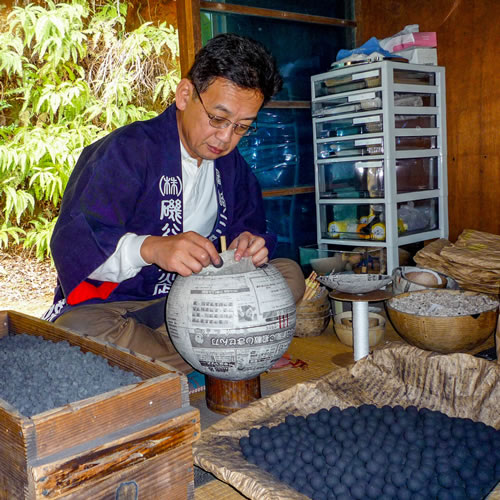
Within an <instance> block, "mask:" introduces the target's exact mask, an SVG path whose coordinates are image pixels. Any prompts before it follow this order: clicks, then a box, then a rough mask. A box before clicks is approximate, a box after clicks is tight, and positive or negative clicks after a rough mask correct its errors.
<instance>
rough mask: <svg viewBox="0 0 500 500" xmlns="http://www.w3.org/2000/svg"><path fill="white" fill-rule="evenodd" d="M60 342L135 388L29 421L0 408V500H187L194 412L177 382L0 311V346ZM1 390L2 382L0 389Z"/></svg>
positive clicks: (180, 378) (108, 348)
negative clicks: (8, 339)
mask: <svg viewBox="0 0 500 500" xmlns="http://www.w3.org/2000/svg"><path fill="white" fill-rule="evenodd" d="M22 333H25V334H29V335H35V336H41V337H43V338H45V339H46V340H51V341H54V342H58V341H63V340H65V341H67V342H69V343H70V344H71V345H74V346H78V347H79V348H80V349H81V350H82V351H83V352H88V351H90V352H92V353H94V354H97V355H99V356H102V357H104V358H106V359H107V360H108V362H109V363H110V364H111V365H117V366H119V367H120V368H122V369H124V370H128V371H131V372H133V373H135V374H136V375H137V376H139V377H141V378H142V379H143V380H142V382H139V383H137V384H133V385H129V386H127V387H121V388H118V389H115V390H113V391H110V392H106V393H103V394H100V395H98V396H95V397H92V398H88V399H84V400H81V401H77V402H74V403H70V404H67V405H65V406H61V407H59V408H55V409H53V410H49V411H46V412H43V413H40V414H37V415H33V416H32V417H26V416H24V415H22V414H21V413H19V411H17V410H16V409H15V408H14V407H13V406H11V405H10V404H8V403H7V402H6V401H4V400H2V399H0V499H9V500H11V499H13V498H15V499H21V498H25V499H30V500H31V499H53V498H64V499H76V498H78V499H82V498H92V499H107V498H109V499H118V500H119V499H127V500H128V499H137V498H155V499H168V500H177V499H179V500H181V499H182V500H184V499H186V498H188V499H189V498H193V497H194V473H193V456H192V443H193V442H194V441H195V440H197V439H198V438H199V434H200V419H199V411H198V410H197V409H195V408H192V407H191V406H189V391H188V384H187V379H186V377H185V376H184V375H183V374H182V373H180V372H178V371H176V370H175V369H174V368H172V367H170V366H169V365H166V364H164V363H161V362H159V361H155V360H153V359H151V358H148V357H146V356H142V355H140V354H134V353H132V352H131V351H128V350H126V349H121V348H118V347H115V346H112V345H110V344H107V343H104V342H99V341H95V340H92V339H91V338H90V337H88V336H84V335H78V334H76V333H73V332H70V331H69V330H66V329H63V328H58V327H56V326H54V325H53V324H52V323H49V322H46V321H43V320H40V319H37V318H33V317H30V316H28V315H25V314H22V313H18V312H13V311H0V337H4V336H5V335H16V334H22ZM3 383H5V381H3Z"/></svg>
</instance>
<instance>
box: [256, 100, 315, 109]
mask: <svg viewBox="0 0 500 500" xmlns="http://www.w3.org/2000/svg"><path fill="white" fill-rule="evenodd" d="M310 107H311V101H269V102H268V103H267V104H266V105H265V106H264V108H274V109H287V108H302V109H309V108H310Z"/></svg>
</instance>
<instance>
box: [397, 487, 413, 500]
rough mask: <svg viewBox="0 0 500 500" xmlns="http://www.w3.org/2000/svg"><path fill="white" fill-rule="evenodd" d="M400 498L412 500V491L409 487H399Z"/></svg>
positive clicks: (400, 499) (401, 499)
mask: <svg viewBox="0 0 500 500" xmlns="http://www.w3.org/2000/svg"><path fill="white" fill-rule="evenodd" d="M398 499H399V500H411V492H410V491H409V490H408V488H405V487H403V488H398Z"/></svg>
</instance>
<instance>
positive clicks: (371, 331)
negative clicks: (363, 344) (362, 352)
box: [333, 311, 385, 347]
mask: <svg viewBox="0 0 500 500" xmlns="http://www.w3.org/2000/svg"><path fill="white" fill-rule="evenodd" d="M342 320H344V321H342ZM368 320H369V322H370V323H371V324H372V325H373V326H370V327H369V328H368V338H369V345H370V347H372V346H374V345H377V344H378V343H379V342H381V341H382V340H383V338H384V334H385V318H384V317H383V316H381V315H380V314H376V313H368ZM344 323H346V324H344ZM333 327H334V328H335V333H336V334H337V337H338V338H339V340H340V342H342V344H345V345H348V346H350V347H352V346H353V340H352V311H346V312H343V313H340V314H336V315H335V317H334V322H333Z"/></svg>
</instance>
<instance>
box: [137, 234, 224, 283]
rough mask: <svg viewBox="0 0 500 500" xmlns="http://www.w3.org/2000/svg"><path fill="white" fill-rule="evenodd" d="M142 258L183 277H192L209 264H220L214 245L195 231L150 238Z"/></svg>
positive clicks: (145, 244) (146, 241)
mask: <svg viewBox="0 0 500 500" xmlns="http://www.w3.org/2000/svg"><path fill="white" fill-rule="evenodd" d="M141 257H142V258H143V259H144V260H145V261H146V262H148V263H149V264H156V265H157V266H159V267H161V268H162V269H164V270H165V271H168V272H173V273H178V274H180V275H181V276H191V274H193V273H199V272H200V271H201V270H202V269H203V268H204V267H206V266H208V265H209V264H212V263H213V264H215V265H218V264H219V263H220V257H219V253H218V252H217V249H216V248H215V247H214V244H213V243H212V242H211V241H210V240H208V239H207V238H205V237H203V236H201V235H200V234H198V233H195V232H193V231H189V232H187V233H181V234H176V235H174V236H149V237H148V238H146V239H145V240H144V242H143V244H142V246H141Z"/></svg>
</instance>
